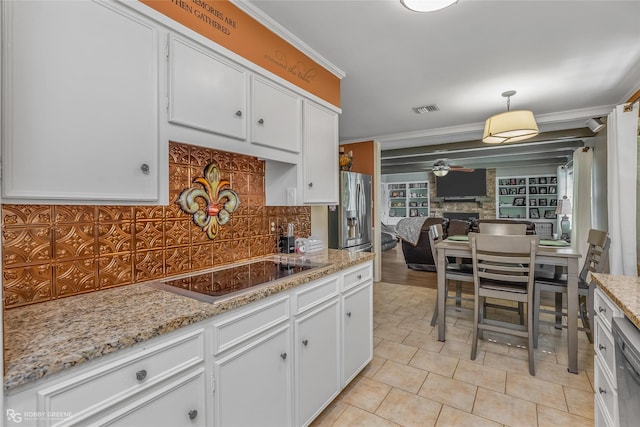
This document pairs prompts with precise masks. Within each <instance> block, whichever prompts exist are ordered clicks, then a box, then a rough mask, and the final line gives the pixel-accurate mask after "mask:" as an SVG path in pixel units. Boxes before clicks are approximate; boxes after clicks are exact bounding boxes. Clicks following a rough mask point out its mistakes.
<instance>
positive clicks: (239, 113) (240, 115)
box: [192, 110, 242, 419]
mask: <svg viewBox="0 0 640 427" xmlns="http://www.w3.org/2000/svg"><path fill="white" fill-rule="evenodd" d="M236 116H238V117H242V111H240V110H238V111H236ZM192 419H193V418H192Z"/></svg>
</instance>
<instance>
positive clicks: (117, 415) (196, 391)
mask: <svg viewBox="0 0 640 427" xmlns="http://www.w3.org/2000/svg"><path fill="white" fill-rule="evenodd" d="M205 396H206V390H205V371H204V368H202V367H201V368H199V369H198V370H196V371H194V372H191V373H189V374H187V375H183V376H181V377H180V378H178V379H177V380H175V381H172V382H170V383H169V384H167V385H165V386H164V387H162V388H160V389H157V390H154V391H153V392H152V393H148V394H145V395H144V397H142V398H141V399H138V400H135V401H133V402H127V405H126V406H124V407H122V408H118V409H117V410H114V411H111V412H110V413H109V414H108V415H107V416H103V417H101V418H100V419H99V420H95V421H92V422H89V423H88V424H87V423H86V422H85V421H83V422H82V423H79V424H78V425H85V426H86V425H89V426H91V427H98V426H106V425H108V426H113V427H131V426H136V427H145V426H150V427H151V426H154V427H155V426H190V427H198V426H201V427H204V426H205V425H206V423H205V407H206V403H205Z"/></svg>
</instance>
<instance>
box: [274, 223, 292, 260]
mask: <svg viewBox="0 0 640 427" xmlns="http://www.w3.org/2000/svg"><path fill="white" fill-rule="evenodd" d="M283 234H284V231H283V230H282V229H281V230H280V237H279V242H278V247H279V248H280V253H283V254H292V253H294V252H295V251H296V239H295V237H293V223H291V222H290V223H289V224H287V235H286V236H284V235H283Z"/></svg>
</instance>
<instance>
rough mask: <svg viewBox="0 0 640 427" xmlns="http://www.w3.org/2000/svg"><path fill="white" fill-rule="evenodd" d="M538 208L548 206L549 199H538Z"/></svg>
mask: <svg viewBox="0 0 640 427" xmlns="http://www.w3.org/2000/svg"><path fill="white" fill-rule="evenodd" d="M538 206H547V199H538Z"/></svg>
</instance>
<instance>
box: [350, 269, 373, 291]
mask: <svg viewBox="0 0 640 427" xmlns="http://www.w3.org/2000/svg"><path fill="white" fill-rule="evenodd" d="M343 277H344V279H343V284H342V290H345V291H346V290H347V289H350V288H353V287H354V286H356V285H358V284H360V283H363V282H365V281H366V280H369V279H371V278H372V277H373V269H372V268H371V263H367V264H364V265H361V266H358V267H355V268H353V269H351V270H348V271H347V272H346V273H344V276H343Z"/></svg>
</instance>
